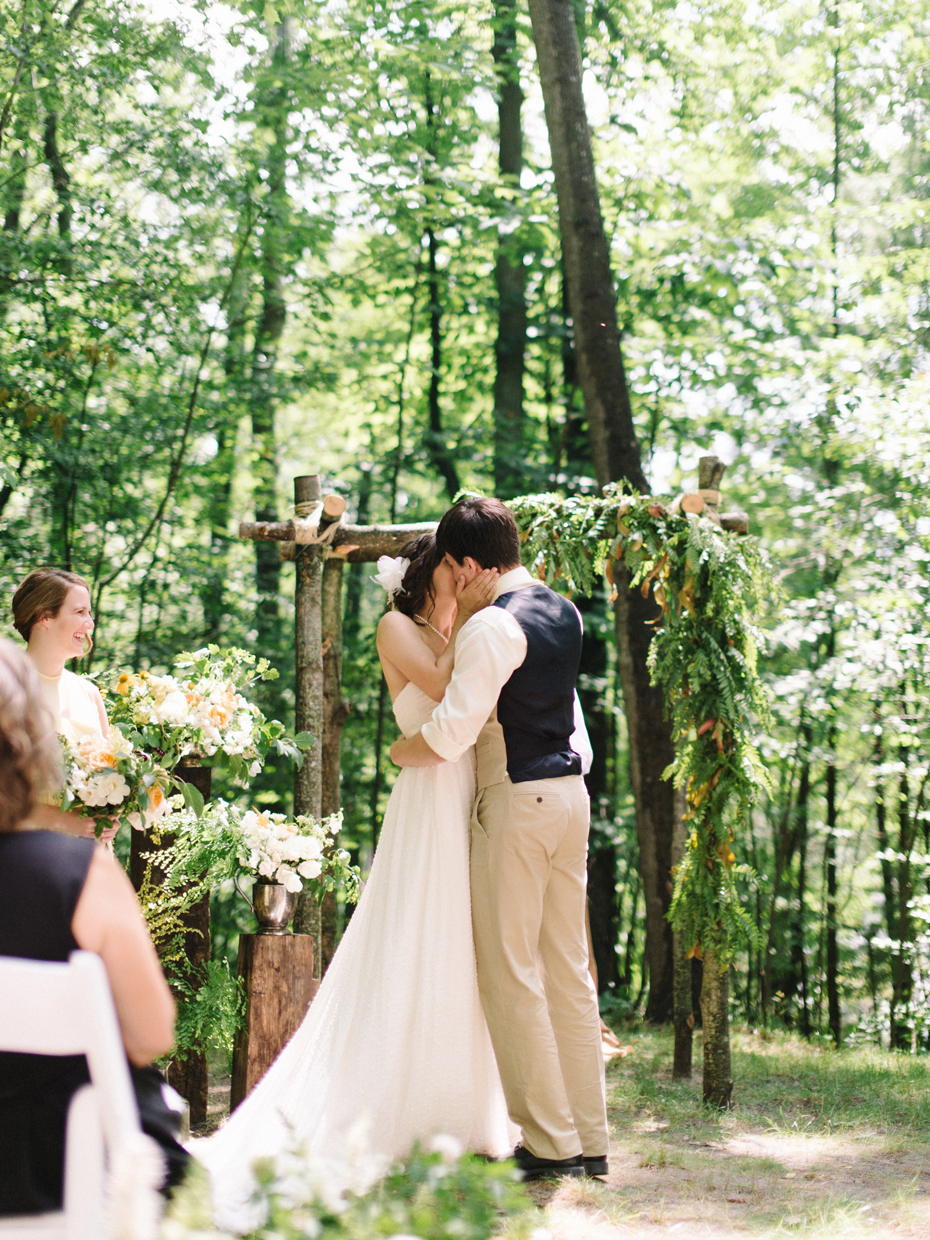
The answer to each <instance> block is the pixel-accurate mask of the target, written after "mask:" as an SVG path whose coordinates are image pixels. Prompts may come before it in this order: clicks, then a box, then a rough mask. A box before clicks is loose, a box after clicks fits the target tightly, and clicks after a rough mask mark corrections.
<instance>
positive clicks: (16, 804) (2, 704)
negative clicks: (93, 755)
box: [0, 637, 62, 831]
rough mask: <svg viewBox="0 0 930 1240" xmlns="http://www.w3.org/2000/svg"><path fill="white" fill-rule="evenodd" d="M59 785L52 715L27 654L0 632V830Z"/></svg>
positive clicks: (21, 817)
mask: <svg viewBox="0 0 930 1240" xmlns="http://www.w3.org/2000/svg"><path fill="white" fill-rule="evenodd" d="M61 784H62V772H61V753H60V750H59V747H58V738H57V737H56V735H55V727H54V723H53V721H52V716H51V713H50V712H49V710H48V709H47V708H46V706H45V703H44V702H43V701H42V696H41V690H40V689H39V677H38V676H37V675H36V671H35V668H34V667H33V666H32V664H31V663H30V661H29V659H28V658H27V657H26V656H25V654H23V653H22V652H21V651H20V650H17V648H16V647H15V646H14V645H13V643H12V642H10V641H7V639H6V638H5V637H0V831H15V830H16V828H17V827H18V826H19V824H20V823H21V822H25V820H26V819H27V818H28V817H29V815H30V814H31V813H32V811H33V809H34V807H35V804H36V802H37V801H38V799H39V797H40V796H41V795H42V794H43V793H47V792H57V791H58V789H59V788H60V787H61Z"/></svg>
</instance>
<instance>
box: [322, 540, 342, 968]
mask: <svg viewBox="0 0 930 1240" xmlns="http://www.w3.org/2000/svg"><path fill="white" fill-rule="evenodd" d="M344 563H345V561H344V560H342V559H339V558H338V557H335V556H332V557H330V558H329V559H328V560H327V561H326V563H325V564H324V566H323V751H322V757H323V776H322V787H321V796H320V804H321V812H322V814H323V817H324V818H326V817H328V816H329V815H330V814H335V813H337V811H338V810H339V805H340V781H339V769H340V753H341V749H342V729H343V725H344V724H345V721H346V719H347V718H348V715H349V708H348V706H347V705H346V703H345V702H344V701H343V700H342V574H343V565H344ZM332 847H334V848H335V847H338V840H334V841H333V844H332ZM320 946H321V957H322V958H321V961H320V975H321V976H322V975H323V974H324V973H325V972H326V970H327V969H328V968H329V962H330V961H331V960H332V958H333V954H334V953H335V950H336V893H335V892H333V891H327V892H326V894H325V895H324V896H323V901H322V904H321V906H320Z"/></svg>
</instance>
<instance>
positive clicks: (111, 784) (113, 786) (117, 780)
mask: <svg viewBox="0 0 930 1240" xmlns="http://www.w3.org/2000/svg"><path fill="white" fill-rule="evenodd" d="M97 782H98V783H99V784H102V785H103V790H104V791H105V793H106V799H107V804H109V805H122V803H123V801H125V800H126V798H127V797H128V796H129V791H130V789H129V785H128V784H127V783H126V781H125V779H123V777H122V775H120V774H119V772H118V771H106V772H104V774H103V775H102V776H100V778H99V779H98V780H97Z"/></svg>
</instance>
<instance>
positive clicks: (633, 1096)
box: [532, 1035, 930, 1240]
mask: <svg viewBox="0 0 930 1240" xmlns="http://www.w3.org/2000/svg"><path fill="white" fill-rule="evenodd" d="M666 1042H667V1039H665V1038H663V1036H662V1035H646V1036H645V1037H643V1038H642V1039H641V1040H640V1042H639V1044H638V1046H637V1050H636V1053H635V1056H634V1058H633V1060H631V1061H627V1062H626V1063H624V1064H623V1065H619V1064H618V1065H616V1066H614V1067H612V1068H611V1069H610V1071H609V1076H608V1081H609V1099H610V1110H611V1123H612V1128H613V1132H614V1139H613V1142H612V1146H611V1152H610V1176H609V1179H608V1180H607V1181H606V1182H603V1183H601V1182H597V1181H563V1183H562V1184H561V1186H559V1187H557V1188H554V1187H543V1186H534V1188H533V1190H532V1191H533V1196H534V1198H535V1199H536V1201H537V1204H538V1205H539V1206H540V1207H541V1215H540V1225H541V1226H542V1227H543V1228H544V1229H545V1230H546V1231H547V1232H548V1233H549V1234H550V1236H551V1237H552V1240H613V1237H617V1238H618V1240H619V1238H620V1237H622V1238H623V1240H628V1238H632V1237H643V1238H644V1240H645V1238H646V1237H649V1238H650V1240H652V1237H658V1236H674V1237H681V1238H685V1237H692V1236H693V1237H726V1236H731V1235H732V1236H736V1235H740V1236H756V1237H768V1236H788V1235H801V1236H817V1237H824V1238H826V1237H829V1238H830V1240H834V1238H838V1237H846V1236H849V1237H869V1236H900V1237H913V1238H914V1240H918V1238H919V1240H927V1238H930V1145H928V1144H927V1140H928V1138H930V1131H927V1130H926V1129H923V1130H921V1128H920V1125H916V1126H915V1125H914V1124H913V1123H910V1122H906V1123H905V1122H901V1106H900V1105H899V1104H900V1102H901V1096H900V1094H894V1093H893V1091H895V1090H898V1091H904V1090H908V1091H911V1090H912V1089H913V1087H914V1086H915V1085H916V1086H918V1087H922V1086H926V1087H930V1078H928V1079H926V1080H924V1079H914V1075H913V1071H911V1072H909V1073H908V1075H907V1077H906V1079H901V1074H900V1073H897V1075H896V1069H897V1065H898V1063H900V1060H899V1059H896V1058H895V1059H891V1057H888V1056H885V1057H884V1058H885V1059H889V1060H891V1062H890V1063H889V1066H888V1068H887V1071H886V1072H885V1074H884V1075H885V1080H884V1082H883V1080H882V1076H883V1073H882V1070H881V1064H876V1056H875V1055H874V1054H872V1055H870V1057H869V1058H868V1060H867V1061H864V1062H863V1063H862V1064H859V1063H858V1061H857V1060H856V1059H855V1054H852V1055H851V1056H849V1057H846V1058H844V1057H843V1056H840V1057H836V1056H835V1054H834V1053H833V1052H830V1053H829V1057H828V1056H826V1055H825V1054H824V1052H822V1051H813V1050H811V1049H810V1048H807V1047H805V1046H803V1045H802V1046H800V1047H799V1046H798V1045H796V1044H787V1043H785V1044H784V1045H783V1046H782V1047H781V1048H779V1047H778V1046H776V1047H774V1048H773V1049H769V1048H763V1051H762V1053H761V1055H760V1054H759V1053H758V1052H757V1049H756V1047H753V1046H752V1045H751V1044H750V1048H749V1054H748V1055H744V1056H743V1057H742V1062H740V1057H739V1056H737V1057H736V1058H735V1064H734V1076H735V1078H736V1080H737V1091H736V1095H737V1098H738V1099H740V1098H742V1100H743V1102H742V1105H738V1106H737V1108H736V1109H735V1110H734V1111H733V1112H731V1113H729V1114H728V1115H725V1116H722V1117H716V1116H708V1115H706V1114H705V1113H704V1112H703V1111H702V1108H701V1106H700V1082H699V1080H698V1079H695V1080H693V1081H690V1082H673V1081H672V1080H671V1076H670V1073H669V1071H668V1067H667V1063H666V1061H667V1058H668V1057H669V1056H668V1052H669V1047H668V1046H667V1045H666ZM780 1050H781V1051H782V1052H783V1053H781V1054H780V1053H779V1052H780ZM698 1051H699V1047H698ZM879 1054H880V1053H879ZM753 1059H754V1060H757V1061H761V1066H762V1069H763V1070H762V1071H759V1067H760V1064H759V1062H752V1061H753ZM698 1062H700V1059H699V1055H698ZM910 1066H911V1067H914V1065H913V1064H912V1065H910ZM747 1067H748V1070H747ZM766 1067H767V1068H768V1072H766V1071H765V1068H766ZM916 1068H917V1069H919V1077H928V1067H927V1064H926V1060H924V1061H923V1062H922V1063H921V1064H919V1065H916ZM741 1069H742V1073H741V1071H740V1070H741ZM847 1069H848V1071H847ZM838 1072H840V1073H843V1072H846V1075H847V1076H849V1077H850V1079H849V1080H846V1079H845V1078H843V1079H840V1078H839V1077H838V1076H837V1073H838ZM831 1074H832V1075H831ZM850 1074H852V1075H850ZM741 1076H742V1079H741ZM852 1076H855V1081H853V1080H852ZM863 1081H865V1082H866V1083H865V1084H863ZM856 1082H858V1085H857V1084H856ZM844 1085H845V1088H844ZM818 1086H820V1088H819V1089H818ZM883 1090H884V1091H886V1092H885V1103H884V1105H883V1102H882V1093H883ZM873 1094H874V1095H875V1096H873ZM892 1098H893V1099H894V1103H895V1105H894V1107H892V1106H891V1105H890V1103H891V1100H892ZM913 1102H914V1105H915V1106H917V1107H920V1108H921V1112H920V1113H921V1114H922V1108H923V1105H924V1104H923V1100H922V1099H921V1098H918V1097H915V1098H914V1099H913ZM863 1110H865V1111H866V1112H867V1114H866V1115H862V1116H861V1117H860V1116H859V1115H858V1114H857V1112H861V1111H863ZM876 1112H877V1114H878V1117H879V1118H880V1119H881V1118H882V1113H883V1112H886V1113H887V1119H888V1122H884V1123H879V1124H876V1123H874V1118H875V1115H876ZM906 1118H910V1113H909V1112H908V1115H907V1117H906ZM863 1121H865V1122H863ZM869 1121H872V1122H869ZM915 1128H916V1130H915ZM534 1240H544V1236H543V1235H538V1236H536V1237H535V1238H534Z"/></svg>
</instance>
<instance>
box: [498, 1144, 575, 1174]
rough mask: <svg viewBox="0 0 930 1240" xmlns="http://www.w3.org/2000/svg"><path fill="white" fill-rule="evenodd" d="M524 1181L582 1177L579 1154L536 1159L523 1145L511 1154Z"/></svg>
mask: <svg viewBox="0 0 930 1240" xmlns="http://www.w3.org/2000/svg"><path fill="white" fill-rule="evenodd" d="M513 1156H514V1159H515V1161H516V1164H517V1166H518V1167H519V1168H520V1170H521V1171H522V1172H523V1179H524V1180H559V1179H561V1178H562V1176H565V1175H584V1160H583V1159H582V1157H581V1155H580V1154H576V1155H575V1157H574V1158H537V1157H536V1155H535V1154H531V1153H530V1151H529V1150H528V1149H527V1148H526V1146H524V1145H518V1146H517V1148H516V1149H515V1150H514V1152H513Z"/></svg>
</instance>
